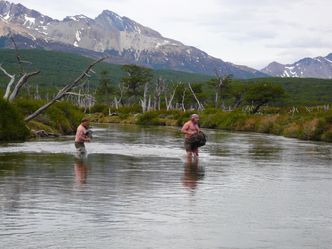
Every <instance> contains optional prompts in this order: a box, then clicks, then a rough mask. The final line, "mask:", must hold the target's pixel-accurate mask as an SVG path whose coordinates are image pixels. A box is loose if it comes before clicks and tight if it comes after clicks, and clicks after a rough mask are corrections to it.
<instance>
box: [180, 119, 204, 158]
mask: <svg viewBox="0 0 332 249" xmlns="http://www.w3.org/2000/svg"><path fill="white" fill-rule="evenodd" d="M198 121H199V116H198V115H197V114H193V115H191V118H190V120H189V121H188V122H186V123H185V124H184V125H183V127H182V129H181V132H182V133H184V134H185V140H184V147H185V149H186V151H187V156H188V158H191V157H192V156H193V155H194V156H196V157H198V147H194V148H193V147H192V145H191V144H190V143H189V141H188V140H189V138H191V137H192V135H194V134H196V133H198V132H199V131H200V129H199V126H198Z"/></svg>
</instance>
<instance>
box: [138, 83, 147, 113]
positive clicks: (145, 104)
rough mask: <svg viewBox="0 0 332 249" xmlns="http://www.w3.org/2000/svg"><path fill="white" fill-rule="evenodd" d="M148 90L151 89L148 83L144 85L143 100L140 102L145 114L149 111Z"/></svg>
mask: <svg viewBox="0 0 332 249" xmlns="http://www.w3.org/2000/svg"><path fill="white" fill-rule="evenodd" d="M148 89H149V83H148V82H146V83H145V84H144V92H143V99H141V100H140V103H141V107H142V111H143V112H146V111H147V109H148V106H147V95H148Z"/></svg>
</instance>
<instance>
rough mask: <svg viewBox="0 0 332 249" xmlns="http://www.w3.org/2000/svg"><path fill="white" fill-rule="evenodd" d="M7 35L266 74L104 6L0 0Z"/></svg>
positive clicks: (124, 58)
mask: <svg viewBox="0 0 332 249" xmlns="http://www.w3.org/2000/svg"><path fill="white" fill-rule="evenodd" d="M10 36H13V37H14V38H15V41H16V43H17V44H18V46H19V47H20V48H42V49H47V50H57V51H64V52H73V53H78V54H81V55H85V56H89V57H92V58H96V57H100V56H101V55H107V56H110V62H112V63H116V64H131V63H133V64H139V65H143V66H147V67H152V68H155V69H171V70H178V71H185V72H195V73H201V74H209V75H213V74H214V72H215V70H216V69H218V70H221V71H222V72H224V73H227V74H233V75H234V76H235V77H237V78H253V77H264V76H266V75H265V74H263V73H262V72H260V71H257V70H255V69H252V68H248V67H245V66H238V65H235V64H232V63H229V62H224V61H222V60H221V59H217V58H214V57H212V56H210V55H208V54H207V53H205V52H203V51H201V50H199V49H197V48H195V47H191V46H186V45H184V44H182V43H181V42H179V41H175V40H172V39H168V38H165V37H163V36H162V35H161V34H160V33H158V32H157V31H155V30H152V29H150V28H148V27H145V26H143V25H141V24H139V23H137V22H135V21H133V20H131V19H129V18H127V17H121V16H119V15H117V14H116V13H114V12H112V11H109V10H104V11H103V12H102V13H101V14H100V15H99V16H97V17H96V18H95V19H91V18H89V17H87V16H84V15H76V16H69V17H66V18H64V19H63V20H62V21H60V20H55V19H52V18H51V17H48V16H46V15H43V14H41V13H39V12H38V11H35V10H31V9H28V8H26V7H24V6H23V5H21V4H13V3H10V2H7V1H3V0H0V47H2V48H10V47H12V46H13V45H12V43H11V41H10V39H9V37H10Z"/></svg>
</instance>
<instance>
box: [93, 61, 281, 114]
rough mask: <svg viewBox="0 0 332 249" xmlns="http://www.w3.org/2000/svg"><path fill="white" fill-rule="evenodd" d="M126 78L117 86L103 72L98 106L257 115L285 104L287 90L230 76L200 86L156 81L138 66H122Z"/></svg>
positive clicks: (216, 78)
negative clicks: (243, 109) (242, 110)
mask: <svg viewBox="0 0 332 249" xmlns="http://www.w3.org/2000/svg"><path fill="white" fill-rule="evenodd" d="M122 69H123V71H124V72H125V73H126V74H125V76H124V77H123V78H122V79H121V81H120V82H119V83H118V85H117V86H116V85H115V84H113V82H112V81H111V79H110V76H109V72H107V71H102V72H101V74H100V79H99V85H98V87H97V89H96V91H95V92H96V102H97V104H104V105H107V106H109V107H112V108H116V109H118V108H119V107H121V106H135V105H139V106H140V108H141V111H142V112H146V111H150V110H161V109H165V110H182V111H186V110H204V109H206V108H213V107H214V108H216V109H221V110H224V111H230V110H234V109H237V108H239V107H243V106H249V107H250V108H251V112H253V113H257V112H258V111H259V109H260V108H261V107H262V106H264V105H267V104H271V103H273V104H278V105H280V104H282V103H283V98H284V97H285V96H286V95H285V90H284V89H283V88H282V87H281V86H280V85H278V84H270V83H268V82H263V83H251V84H247V83H241V82H239V81H236V80H233V78H232V76H231V75H227V74H225V75H223V74H219V73H218V74H216V76H215V77H211V79H210V80H208V81H206V82H201V83H191V82H170V81H167V80H165V79H163V78H162V77H158V78H155V77H154V75H153V70H152V69H149V68H144V67H140V66H137V65H124V66H122Z"/></svg>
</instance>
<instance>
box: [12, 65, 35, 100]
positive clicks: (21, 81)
mask: <svg viewBox="0 0 332 249" xmlns="http://www.w3.org/2000/svg"><path fill="white" fill-rule="evenodd" d="M39 73H40V71H35V72H32V73H24V74H23V76H22V77H21V78H20V79H19V81H18V82H17V84H16V86H15V88H14V90H13V92H12V93H11V94H10V96H9V99H8V100H9V101H13V100H14V99H15V98H16V97H17V95H18V93H19V91H20V89H21V88H22V86H24V85H25V84H26V83H27V82H28V80H29V78H30V77H32V76H35V75H37V74H39Z"/></svg>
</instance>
